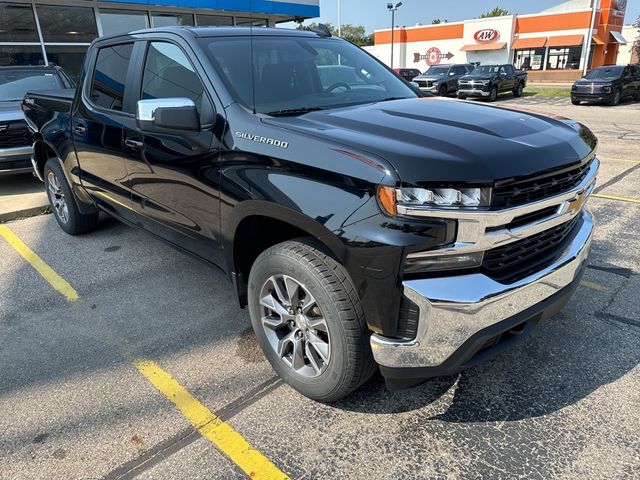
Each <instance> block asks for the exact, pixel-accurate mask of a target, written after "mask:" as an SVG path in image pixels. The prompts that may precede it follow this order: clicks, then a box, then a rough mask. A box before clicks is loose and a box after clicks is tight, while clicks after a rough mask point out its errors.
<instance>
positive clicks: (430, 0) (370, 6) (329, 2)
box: [314, 0, 640, 32]
mask: <svg viewBox="0 0 640 480" xmlns="http://www.w3.org/2000/svg"><path fill="white" fill-rule="evenodd" d="M397 2H398V0H395V2H394V3H397ZM341 3H342V23H343V24H345V23H352V24H355V25H364V26H365V28H366V29H367V32H371V31H373V30H375V29H380V28H390V27H391V14H390V13H389V12H387V3H388V2H387V1H386V0H341ZM402 3H403V5H402V6H401V7H400V8H399V9H398V11H397V12H396V25H400V26H406V27H409V26H413V25H415V24H416V23H423V24H430V23H431V20H433V19H434V18H443V19H447V20H448V21H450V22H454V21H458V20H467V19H469V18H475V17H478V16H480V14H481V13H483V12H486V11H487V10H491V9H492V8H493V7H495V6H500V7H502V8H506V9H507V10H509V11H510V12H512V13H521V14H525V13H538V12H540V11H541V10H543V9H545V8H548V7H552V6H554V5H558V4H559V3H562V0H448V1H442V0H403V2H402ZM337 5H338V0H320V15H321V17H320V18H321V21H323V22H329V23H333V24H334V25H337V24H338V7H337ZM638 15H640V0H628V6H627V15H626V17H625V23H634V21H635V19H636V18H638ZM314 21H317V19H316V20H314Z"/></svg>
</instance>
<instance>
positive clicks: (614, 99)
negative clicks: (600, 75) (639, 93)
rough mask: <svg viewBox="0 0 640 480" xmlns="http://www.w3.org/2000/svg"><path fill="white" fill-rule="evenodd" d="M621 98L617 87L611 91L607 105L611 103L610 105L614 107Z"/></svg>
mask: <svg viewBox="0 0 640 480" xmlns="http://www.w3.org/2000/svg"><path fill="white" fill-rule="evenodd" d="M621 99H622V92H621V91H620V90H619V89H617V90H616V91H615V92H613V97H611V100H609V105H611V106H612V107H615V106H616V105H618V104H619V103H620V100H621Z"/></svg>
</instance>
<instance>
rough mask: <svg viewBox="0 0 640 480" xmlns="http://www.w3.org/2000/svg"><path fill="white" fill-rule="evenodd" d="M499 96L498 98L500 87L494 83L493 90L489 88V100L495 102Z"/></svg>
mask: <svg viewBox="0 0 640 480" xmlns="http://www.w3.org/2000/svg"><path fill="white" fill-rule="evenodd" d="M497 98H498V87H496V86H495V85H494V86H493V87H491V90H489V96H488V97H487V100H488V101H490V102H495V101H496V100H497Z"/></svg>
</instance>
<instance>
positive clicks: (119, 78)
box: [90, 43, 133, 111]
mask: <svg viewBox="0 0 640 480" xmlns="http://www.w3.org/2000/svg"><path fill="white" fill-rule="evenodd" d="M131 52H133V43H125V44H122V45H114V46H112V47H104V48H101V49H99V50H98V58H97V60H96V67H95V70H94V72H93V81H92V82H91V94H90V95H91V102H92V103H93V104H94V105H96V106H98V107H102V108H106V109H109V110H116V111H122V107H123V104H124V88H125V83H126V79H127V70H128V69H129V62H130V61H131Z"/></svg>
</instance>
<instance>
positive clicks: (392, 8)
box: [387, 2, 402, 68]
mask: <svg viewBox="0 0 640 480" xmlns="http://www.w3.org/2000/svg"><path fill="white" fill-rule="evenodd" d="M401 6H402V2H398V3H396V4H395V5H394V4H393V3H387V10H389V11H390V12H391V68H393V44H394V40H395V39H394V34H395V30H396V10H398V9H399V8H400V7H401Z"/></svg>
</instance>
